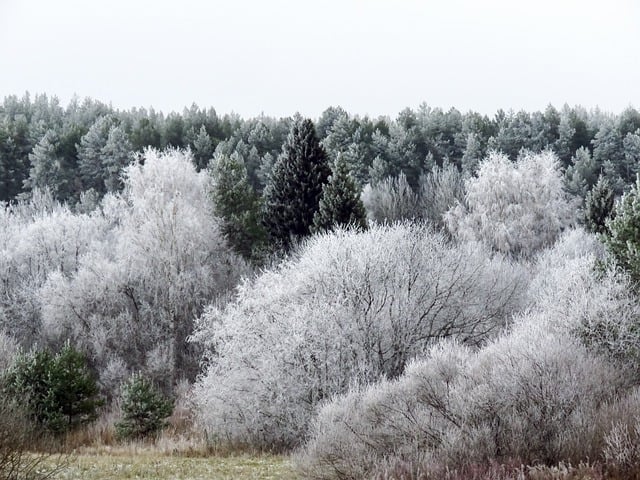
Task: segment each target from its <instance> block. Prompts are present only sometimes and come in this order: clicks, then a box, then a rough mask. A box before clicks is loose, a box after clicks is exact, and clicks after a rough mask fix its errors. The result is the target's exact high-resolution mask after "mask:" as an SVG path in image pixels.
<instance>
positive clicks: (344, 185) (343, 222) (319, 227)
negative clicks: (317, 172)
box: [313, 156, 367, 232]
mask: <svg viewBox="0 0 640 480" xmlns="http://www.w3.org/2000/svg"><path fill="white" fill-rule="evenodd" d="M339 226H349V227H353V228H357V229H360V230H366V229H367V213H366V211H365V209H364V205H363V203H362V200H360V195H359V192H358V187H356V184H355V181H354V180H353V178H352V177H351V175H350V173H349V169H348V168H347V164H346V162H345V161H344V159H343V158H342V156H339V157H338V159H337V160H336V163H335V165H334V172H333V174H332V175H331V177H329V181H328V183H326V184H325V185H324V187H323V188H322V198H321V199H320V205H319V207H318V210H317V211H316V214H315V215H314V217H313V231H314V232H322V231H327V230H332V229H333V228H335V227H339Z"/></svg>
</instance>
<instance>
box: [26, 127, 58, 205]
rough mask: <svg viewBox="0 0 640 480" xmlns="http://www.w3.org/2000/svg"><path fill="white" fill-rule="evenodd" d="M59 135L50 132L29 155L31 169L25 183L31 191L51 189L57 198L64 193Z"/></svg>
mask: <svg viewBox="0 0 640 480" xmlns="http://www.w3.org/2000/svg"><path fill="white" fill-rule="evenodd" d="M58 140H59V137H58V135H57V134H56V133H55V132H54V131H53V130H48V131H47V132H46V133H45V135H44V136H43V137H42V138H41V139H40V141H39V142H38V143H37V145H36V146H35V147H34V148H33V152H32V153H30V154H29V161H30V162H31V169H30V171H29V178H28V179H27V180H26V181H25V182H26V184H27V185H26V186H27V188H28V189H30V190H34V189H37V188H39V189H46V188H48V189H50V191H51V192H52V193H53V195H54V196H55V197H56V198H60V195H59V193H63V192H64V185H63V183H64V172H63V166H62V163H63V159H62V157H61V156H60V154H59V151H58Z"/></svg>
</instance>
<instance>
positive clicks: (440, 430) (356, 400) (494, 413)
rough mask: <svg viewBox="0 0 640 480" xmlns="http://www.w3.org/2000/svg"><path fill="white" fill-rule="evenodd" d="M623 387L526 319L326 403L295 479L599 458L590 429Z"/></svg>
mask: <svg viewBox="0 0 640 480" xmlns="http://www.w3.org/2000/svg"><path fill="white" fill-rule="evenodd" d="M623 383H624V382H623V379H622V378H621V376H620V375H619V374H618V373H617V372H616V370H615V367H614V366H613V365H612V364H610V363H609V362H607V361H606V360H604V359H602V358H599V357H597V356H596V355H593V354H592V353H590V352H589V351H588V350H587V349H586V348H585V347H584V346H582V345H581V344H580V343H579V342H578V341H577V340H576V339H574V338H571V337H569V336H562V335H557V332H556V331H554V326H553V320H551V319H549V318H544V317H541V316H539V315H531V316H527V317H524V318H523V319H521V320H519V321H518V323H517V325H516V326H515V327H514V328H513V329H512V331H510V332H508V333H506V334H504V335H502V336H501V337H499V338H498V339H496V340H494V341H492V342H490V343H489V344H488V345H487V346H486V347H484V348H482V349H481V350H479V351H477V352H475V353H474V352H471V351H470V350H468V349H465V348H462V347H461V346H460V345H457V344H455V343H453V344H451V343H449V344H444V345H439V346H436V347H434V348H433V349H432V350H431V351H430V352H429V354H428V355H427V356H426V358H424V359H422V360H419V361H416V362H414V363H412V364H411V366H410V367H408V368H407V370H406V372H405V374H404V375H403V376H401V377H400V378H398V379H397V380H395V381H386V380H383V381H381V382H380V383H378V384H375V385H372V386H370V387H368V388H366V389H358V390H354V391H352V392H350V393H349V394H347V395H345V396H343V397H339V398H337V399H335V400H333V401H332V402H329V403H327V404H326V405H325V406H324V407H323V408H322V409H321V410H320V412H319V414H318V417H317V419H316V421H315V422H314V424H313V427H312V430H311V435H310V439H309V441H308V442H307V444H306V446H305V447H304V449H303V450H302V451H301V452H300V453H299V454H298V457H297V463H298V466H299V468H300V470H301V471H302V472H303V474H304V475H305V478H316V479H339V478H370V477H371V476H372V475H373V474H374V473H375V472H376V471H379V469H380V468H382V467H384V466H385V465H389V464H394V463H395V464H403V463H405V464H407V465H413V466H414V467H413V468H414V472H415V471H416V469H418V468H421V469H422V471H423V472H424V471H425V469H435V470H436V471H437V470H438V469H442V470H444V469H458V468H466V467H468V466H470V465H486V464H490V463H492V462H497V463H508V462H509V461H510V459H519V460H520V461H522V462H523V463H524V464H525V465H526V464H529V465H532V464H535V463H544V464H547V465H553V464H557V463H558V462H560V461H569V462H578V461H581V460H585V459H587V458H594V457H596V456H597V455H598V454H599V453H600V452H601V449H602V446H603V438H602V437H603V431H602V429H594V428H593V425H592V424H593V423H597V422H596V420H597V419H598V417H599V415H600V409H601V408H602V407H603V406H605V405H606V404H607V402H611V401H614V400H615V398H616V394H617V392H619V391H620V389H621V387H622V385H623ZM426 473H429V472H428V471H427V472H426ZM431 473H434V472H431ZM426 478H432V477H430V476H428V475H426Z"/></svg>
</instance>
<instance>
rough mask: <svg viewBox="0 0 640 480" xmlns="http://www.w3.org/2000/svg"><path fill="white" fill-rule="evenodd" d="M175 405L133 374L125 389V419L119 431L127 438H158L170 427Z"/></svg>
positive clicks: (119, 425)
mask: <svg viewBox="0 0 640 480" xmlns="http://www.w3.org/2000/svg"><path fill="white" fill-rule="evenodd" d="M171 412H173V402H172V401H171V400H170V399H168V398H166V397H165V396H163V395H162V393H160V391H158V390H157V389H156V388H155V387H154V386H153V385H152V383H151V382H150V381H149V380H147V379H146V378H145V377H143V376H142V375H140V374H135V375H133V376H132V377H131V378H130V379H129V381H128V382H127V383H126V384H125V385H124V386H123V389H122V413H123V418H122V420H121V421H120V422H118V423H116V432H117V433H118V436H119V437H120V438H123V439H140V438H145V437H148V436H150V435H154V434H156V433H158V432H159V431H160V430H162V429H163V428H164V427H166V426H167V421H166V419H167V417H169V416H170V415H171Z"/></svg>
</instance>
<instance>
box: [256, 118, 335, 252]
mask: <svg viewBox="0 0 640 480" xmlns="http://www.w3.org/2000/svg"><path fill="white" fill-rule="evenodd" d="M330 174H331V169H330V168H329V164H328V161H327V155H326V153H325V151H324V149H323V148H322V146H321V145H320V141H319V140H318V137H317V135H316V131H315V127H314V125H313V122H312V121H311V120H308V119H305V120H302V119H297V120H296V121H295V122H294V124H293V126H292V128H291V131H290V132H289V135H288V136H287V139H286V141H285V143H284V145H283V146H282V153H281V154H280V155H279V156H278V159H277V161H276V163H275V164H274V165H273V169H272V171H271V180H270V182H269V184H268V185H267V187H266V188H265V191H264V210H263V213H264V217H263V222H264V225H265V227H266V230H267V232H268V234H269V237H270V239H271V241H272V242H273V243H274V244H276V245H280V246H281V247H283V248H284V249H285V250H286V249H289V248H290V247H291V245H292V244H293V243H294V242H295V240H297V239H299V238H302V237H305V236H307V235H309V234H310V233H311V227H312V226H313V217H314V215H315V213H316V211H317V210H318V207H319V204H320V198H321V197H322V186H323V185H324V184H325V183H326V182H327V180H328V178H329V175H330Z"/></svg>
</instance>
